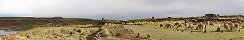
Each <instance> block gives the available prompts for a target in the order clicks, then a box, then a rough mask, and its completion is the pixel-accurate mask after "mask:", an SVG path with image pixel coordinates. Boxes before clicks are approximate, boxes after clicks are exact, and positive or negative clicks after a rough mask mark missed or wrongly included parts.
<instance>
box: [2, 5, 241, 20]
mask: <svg viewBox="0 0 244 40" xmlns="http://www.w3.org/2000/svg"><path fill="white" fill-rule="evenodd" d="M206 13H216V14H220V15H238V14H244V0H0V16H34V17H54V16H61V17H76V18H77V17H81V18H92V19H100V18H105V19H134V18H137V19H138V18H150V17H152V16H155V17H156V18H161V17H186V16H201V15H204V14H206Z"/></svg>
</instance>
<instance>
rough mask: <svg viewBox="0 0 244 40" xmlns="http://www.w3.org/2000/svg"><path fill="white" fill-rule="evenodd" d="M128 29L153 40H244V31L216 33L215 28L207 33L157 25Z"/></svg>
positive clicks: (127, 26)
mask: <svg viewBox="0 0 244 40" xmlns="http://www.w3.org/2000/svg"><path fill="white" fill-rule="evenodd" d="M125 27H126V28H128V29H132V30H133V32H134V33H140V36H144V37H145V36H147V34H149V35H150V36H151V37H150V39H152V40H244V38H243V37H244V30H243V29H241V31H240V32H223V33H221V32H214V31H215V29H216V28H215V27H208V28H207V33H203V32H200V31H199V30H195V32H190V31H183V32H182V31H176V30H174V31H173V30H170V29H160V27H159V26H157V25H125Z"/></svg>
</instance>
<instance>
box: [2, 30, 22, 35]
mask: <svg viewBox="0 0 244 40" xmlns="http://www.w3.org/2000/svg"><path fill="white" fill-rule="evenodd" d="M17 32H19V31H9V30H0V35H9V34H15V33H17Z"/></svg>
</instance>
